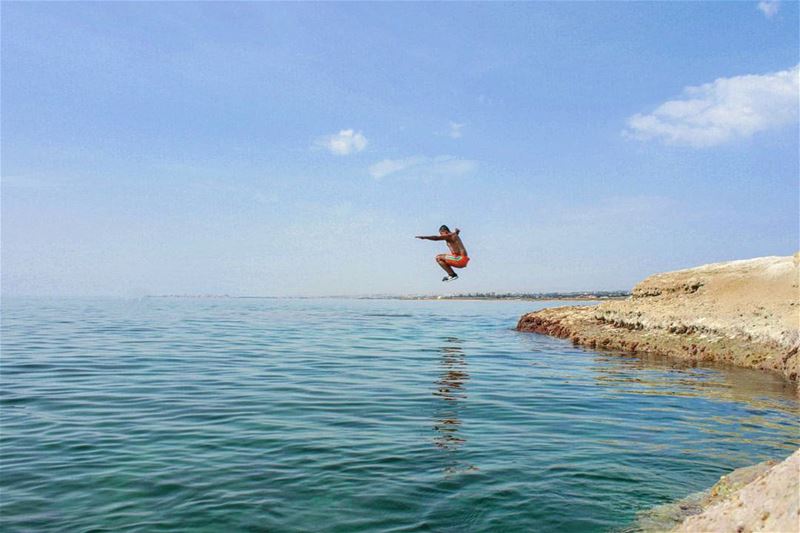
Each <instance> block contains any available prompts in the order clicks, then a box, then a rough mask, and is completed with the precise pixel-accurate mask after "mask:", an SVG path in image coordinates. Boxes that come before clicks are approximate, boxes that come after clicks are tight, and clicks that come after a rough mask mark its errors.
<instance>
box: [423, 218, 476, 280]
mask: <svg viewBox="0 0 800 533" xmlns="http://www.w3.org/2000/svg"><path fill="white" fill-rule="evenodd" d="M459 233H461V230H459V229H458V228H456V230H455V231H454V232H450V228H448V227H447V226H444V225H442V227H440V228H439V235H430V236H423V235H417V239H427V240H429V241H447V247H448V248H450V253H449V254H439V255H437V256H436V262H437V263H439V266H440V267H442V268H443V269H444V271H445V272H447V276H445V277H443V278H442V281H453V280H455V279H458V274H456V273H455V272H453V267H455V268H464V267H465V266H467V263H469V257H467V249H466V248H464V243H463V242H461V237H459V236H458V234H459Z"/></svg>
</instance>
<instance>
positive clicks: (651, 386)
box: [592, 352, 797, 411]
mask: <svg viewBox="0 0 800 533" xmlns="http://www.w3.org/2000/svg"><path fill="white" fill-rule="evenodd" d="M595 362H596V365H594V366H593V367H592V371H593V372H594V375H595V380H596V382H597V384H598V385H602V386H604V387H607V388H609V389H610V390H609V392H610V393H612V394H619V393H626V394H642V395H647V396H680V397H684V398H691V397H703V398H713V399H716V400H722V401H726V402H743V403H746V404H748V405H750V406H751V407H755V408H757V409H780V410H789V411H796V410H797V404H796V402H794V401H791V399H790V398H791V394H792V390H793V388H792V387H793V386H792V385H791V384H789V383H788V382H787V381H785V380H783V379H780V378H779V377H778V376H777V375H772V374H770V373H767V372H755V371H752V370H748V369H742V368H736V367H732V366H730V365H724V364H715V363H709V362H704V363H703V364H702V365H698V364H697V363H694V362H691V361H679V360H674V359H670V358H667V357H662V356H658V355H649V354H645V355H639V354H637V355H633V354H628V353H616V352H614V353H597V354H596V356H595Z"/></svg>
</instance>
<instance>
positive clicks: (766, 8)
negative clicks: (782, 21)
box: [758, 0, 781, 19]
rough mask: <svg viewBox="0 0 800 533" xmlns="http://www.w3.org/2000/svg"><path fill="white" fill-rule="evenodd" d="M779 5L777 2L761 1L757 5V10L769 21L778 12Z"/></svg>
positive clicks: (771, 0)
mask: <svg viewBox="0 0 800 533" xmlns="http://www.w3.org/2000/svg"><path fill="white" fill-rule="evenodd" d="M780 7H781V3H780V2H779V1H778V0H761V1H760V2H759V3H758V9H759V10H761V12H762V13H764V16H765V17H767V18H768V19H771V18H772V17H774V16H775V14H776V13H777V12H778V9H779V8H780Z"/></svg>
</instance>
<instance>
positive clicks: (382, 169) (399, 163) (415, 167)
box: [369, 155, 478, 180]
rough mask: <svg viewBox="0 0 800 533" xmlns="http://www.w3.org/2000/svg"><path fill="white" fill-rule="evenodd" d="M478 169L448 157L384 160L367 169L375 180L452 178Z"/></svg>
mask: <svg viewBox="0 0 800 533" xmlns="http://www.w3.org/2000/svg"><path fill="white" fill-rule="evenodd" d="M477 168H478V162H477V161H473V160H471V159H461V158H458V157H454V156H449V155H440V156H436V157H427V156H420V155H418V156H413V157H406V158H404V159H384V160H383V161H378V162H377V163H375V164H374V165H372V166H370V167H369V174H370V176H372V177H373V178H375V179H378V180H379V179H382V178H385V177H387V176H403V177H417V178H432V177H433V178H436V177H438V178H453V177H458V176H464V175H467V174H470V173H472V172H474V171H475V169H477Z"/></svg>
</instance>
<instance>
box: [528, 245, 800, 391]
mask: <svg viewBox="0 0 800 533" xmlns="http://www.w3.org/2000/svg"><path fill="white" fill-rule="evenodd" d="M799 265H800V254H795V255H794V256H787V257H760V258H756V259H747V260H742V261H730V262H726V263H715V264H710V265H704V266H701V267H697V268H690V269H686V270H677V271H675V272H667V273H663V274H656V275H654V276H650V277H649V278H647V279H645V280H644V281H642V282H641V283H639V284H638V285H637V286H636V287H635V288H634V289H633V291H632V295H631V297H630V298H629V299H627V300H623V301H609V302H605V303H603V304H601V305H598V306H596V307H559V308H551V309H544V310H541V311H537V312H535V313H529V314H526V315H523V316H522V318H520V320H519V323H518V324H517V329H518V330H520V331H531V332H536V333H543V334H546V335H553V336H557V337H562V338H569V339H571V340H572V341H573V342H574V343H575V344H579V345H582V346H587V347H590V348H597V349H608V350H623V351H627V352H642V353H658V354H663V355H667V356H671V357H676V358H679V359H684V360H689V361H692V362H700V361H714V362H723V363H730V364H734V365H737V366H742V367H747V368H756V369H762V370H770V371H776V372H780V373H782V374H783V375H784V376H785V377H786V378H787V379H789V380H791V381H793V382H795V383H796V382H797V380H798V345H800V333H799V329H800V288H799V287H798V282H799V281H800V268H799Z"/></svg>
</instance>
